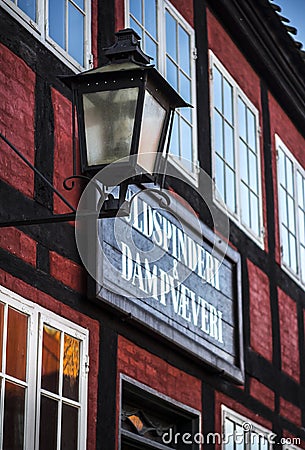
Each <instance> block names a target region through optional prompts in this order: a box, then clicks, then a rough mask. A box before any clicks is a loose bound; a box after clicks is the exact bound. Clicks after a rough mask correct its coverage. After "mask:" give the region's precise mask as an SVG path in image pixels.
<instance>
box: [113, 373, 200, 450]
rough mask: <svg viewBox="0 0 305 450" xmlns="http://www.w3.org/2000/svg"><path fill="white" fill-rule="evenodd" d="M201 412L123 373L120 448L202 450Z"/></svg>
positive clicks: (131, 449) (121, 449)
mask: <svg viewBox="0 0 305 450" xmlns="http://www.w3.org/2000/svg"><path fill="white" fill-rule="evenodd" d="M199 423H200V414H199V412H198V411H196V410H195V409H193V408H190V407H188V406H185V405H183V404H181V403H179V402H176V401H175V400H173V399H170V398H169V397H167V396H165V395H163V394H160V392H157V391H155V390H153V389H151V388H149V387H148V386H145V385H142V384H141V383H138V382H136V381H135V380H132V379H131V378H129V377H127V376H125V375H122V376H121V419H120V450H133V449H141V450H144V449H145V450H146V449H147V450H149V449H151V450H153V449H159V450H168V449H177V450H179V449H184V448H186V447H187V448H189V449H190V450H199V444H200V442H201V441H200V439H199Z"/></svg>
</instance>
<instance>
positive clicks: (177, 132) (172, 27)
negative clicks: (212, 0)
mask: <svg viewBox="0 0 305 450" xmlns="http://www.w3.org/2000/svg"><path fill="white" fill-rule="evenodd" d="M126 11H127V17H126V22H127V25H128V26H130V27H131V28H133V29H134V30H135V31H136V32H137V33H138V34H139V35H140V37H141V39H142V42H141V45H142V48H143V50H144V52H145V53H147V54H148V55H149V56H151V57H153V63H154V64H155V65H156V67H157V69H158V70H159V71H160V72H161V73H162V74H163V75H164V76H165V78H166V79H167V81H168V82H169V83H170V84H171V85H172V86H173V87H174V88H175V89H176V90H177V91H178V92H179V94H180V95H181V96H182V97H183V99H184V100H185V101H187V102H188V103H190V104H191V105H192V106H193V107H194V108H182V109H180V110H178V111H177V113H176V114H175V120H174V125H173V130H172V138H171V143H170V155H171V157H172V158H171V161H173V162H174V164H175V165H176V166H177V167H178V168H180V169H182V170H183V171H184V172H186V173H187V174H188V176H190V177H191V178H192V179H193V181H196V180H197V166H198V162H197V142H196V137H197V135H196V98H195V97H196V92H195V87H196V85H195V56H194V55H195V44H194V41H195V39H194V30H193V29H192V27H191V26H190V25H189V24H188V23H187V22H186V20H185V19H184V18H183V17H182V16H181V14H180V13H179V12H178V11H177V10H176V9H175V8H174V7H173V6H172V5H171V4H170V2H168V1H167V0H126Z"/></svg>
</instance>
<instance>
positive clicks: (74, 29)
mask: <svg viewBox="0 0 305 450" xmlns="http://www.w3.org/2000/svg"><path fill="white" fill-rule="evenodd" d="M68 17H69V28H68V36H69V37H68V51H69V55H71V56H72V57H73V58H74V59H76V61H78V62H79V63H80V64H81V65H82V66H83V65H84V16H83V14H82V13H81V12H80V11H78V10H77V9H76V8H75V7H74V6H73V5H72V4H71V3H69V11H68Z"/></svg>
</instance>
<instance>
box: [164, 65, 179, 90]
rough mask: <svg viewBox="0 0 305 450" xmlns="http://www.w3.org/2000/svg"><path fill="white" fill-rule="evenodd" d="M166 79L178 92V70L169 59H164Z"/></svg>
mask: <svg viewBox="0 0 305 450" xmlns="http://www.w3.org/2000/svg"><path fill="white" fill-rule="evenodd" d="M166 78H167V81H168V82H169V83H170V84H171V85H172V86H173V88H174V89H176V90H178V69H177V67H176V66H175V64H173V63H172V61H170V59H169V58H166Z"/></svg>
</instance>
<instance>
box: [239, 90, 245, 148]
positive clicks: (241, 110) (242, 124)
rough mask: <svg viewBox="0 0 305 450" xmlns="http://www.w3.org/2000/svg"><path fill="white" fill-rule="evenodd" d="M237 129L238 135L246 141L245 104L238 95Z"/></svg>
mask: <svg viewBox="0 0 305 450" xmlns="http://www.w3.org/2000/svg"><path fill="white" fill-rule="evenodd" d="M238 131H239V136H240V137H242V138H243V140H244V141H247V129H246V106H245V104H244V102H243V101H242V100H241V98H240V97H238Z"/></svg>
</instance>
